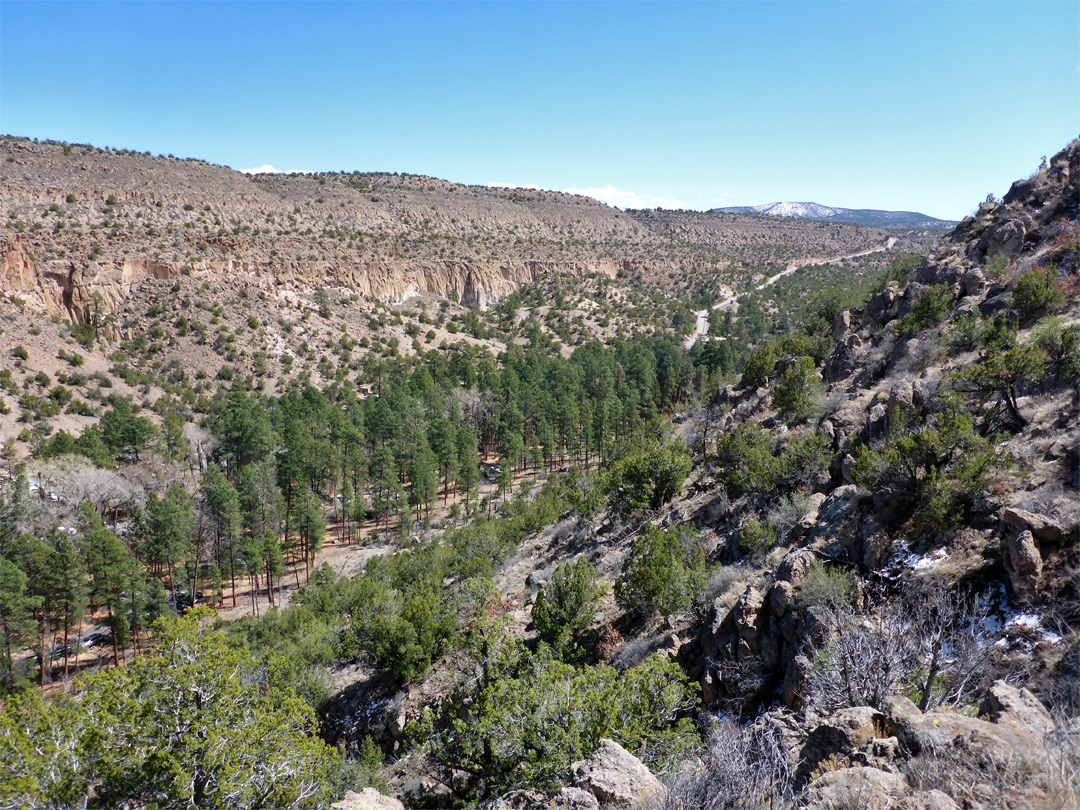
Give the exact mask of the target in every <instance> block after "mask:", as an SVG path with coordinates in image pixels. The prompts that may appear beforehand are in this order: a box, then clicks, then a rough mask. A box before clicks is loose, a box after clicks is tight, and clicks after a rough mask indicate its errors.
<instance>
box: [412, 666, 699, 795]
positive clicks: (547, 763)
mask: <svg viewBox="0 0 1080 810" xmlns="http://www.w3.org/2000/svg"><path fill="white" fill-rule="evenodd" d="M507 658H509V659H510V661H511V662H513V661H515V659H516V661H517V662H518V663H516V666H515V665H514V664H513V663H511V665H509V666H507V665H505V664H504V665H503V666H502V667H499V666H498V664H497V663H496V664H494V665H489V666H487V667H486V670H487V674H486V675H485V674H481V676H480V678H479V685H478V687H477V689H476V694H475V695H473V696H471V697H472V699H471V700H454V701H447V704H448V706H449V708H450V712H451V715H450V717H449V718H448V722H447V723H446V727H445V728H444V729H443V730H441V731H436V718H435V715H434V712H432V711H431V710H430V709H426V710H425V711H424V712H423V714H422V715H421V718H420V720H419V721H417V722H416V723H415V724H412V725H411V726H410V727H409V729H408V731H407V736H408V737H409V738H410V739H411V740H414V741H416V743H418V744H421V745H423V746H424V748H425V749H426V751H427V753H428V755H429V757H430V758H431V759H432V760H433V761H434V764H436V766H437V767H438V768H439V769H440V770H441V771H443V772H444V773H445V775H446V776H447V778H449V777H450V775H451V774H452V775H454V777H456V782H455V784H456V785H460V786H461V787H462V788H464V792H465V794H466V796H470V797H472V798H473V799H481V798H484V797H492V796H498V795H499V794H501V793H505V792H507V791H508V790H512V789H521V788H534V789H539V790H545V791H554V790H556V789H557V788H558V786H559V785H560V784H566V783H567V782H568V781H569V779H570V766H571V764H572V763H573V762H575V761H577V760H581V759H585V758H586V757H588V756H590V755H592V754H593V753H594V752H595V751H596V749H597V748H599V746H600V741H601V740H602V739H605V738H607V739H611V740H614V741H615V742H617V743H619V744H620V745H622V746H623V747H624V748H626V749H627V750H628V751H630V752H631V753H633V754H635V755H636V756H638V757H640V758H641V759H642V760H643V761H644V762H645V763H646V764H647V765H648V766H649V767H651V768H652V769H653V770H662V769H665V768H666V767H670V766H671V765H672V764H674V763H675V762H678V761H680V760H682V759H683V758H685V757H687V756H689V755H690V753H691V752H692V751H693V750H694V749H695V748H697V746H699V745H700V744H701V738H700V737H699V736H698V734H697V732H696V731H695V730H694V724H693V721H692V720H691V719H690V715H691V713H692V712H693V710H694V709H695V708H696V704H697V700H696V698H695V697H694V690H693V688H692V687H691V685H690V683H689V681H688V680H687V678H686V675H685V674H684V673H683V672H682V670H681V669H680V668H679V666H678V665H677V664H675V663H674V662H673V661H671V660H670V659H668V658H667V657H666V656H663V655H654V656H652V657H651V658H649V659H648V660H647V661H646V662H645V663H644V664H642V665H641V666H639V667H635V668H633V669H630V670H627V671H626V672H624V673H622V674H621V675H620V674H619V673H618V672H617V671H616V670H614V669H612V668H611V667H608V666H605V665H600V666H594V667H581V668H578V667H574V666H571V665H570V664H566V663H564V662H561V661H559V660H558V659H557V658H555V657H553V656H551V655H550V654H549V653H547V652H546V651H545V649H544V648H542V649H541V650H540V651H538V652H537V653H536V654H534V655H531V656H529V655H527V654H526V653H523V652H521V651H520V650H516V651H513V652H510V653H509V654H504V656H503V660H506V659H507Z"/></svg>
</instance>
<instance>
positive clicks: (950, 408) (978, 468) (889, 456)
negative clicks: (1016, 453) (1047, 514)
mask: <svg viewBox="0 0 1080 810" xmlns="http://www.w3.org/2000/svg"><path fill="white" fill-rule="evenodd" d="M945 405H946V407H945V410H944V411H942V412H941V413H937V414H933V415H932V416H931V417H930V418H929V419H928V420H927V421H926V422H925V423H923V424H922V425H921V426H918V427H914V426H903V425H901V426H897V428H896V429H895V430H894V432H893V433H892V435H890V436H889V437H888V439H887V441H886V443H885V445H884V446H883V447H882V448H881V449H880V450H871V449H869V448H868V447H866V446H865V445H862V446H860V447H859V448H858V450H857V451H856V463H855V469H854V475H855V480H856V482H857V483H859V484H860V485H862V486H864V487H866V488H868V489H871V490H875V491H878V492H880V493H882V494H883V495H884V496H886V500H887V502H888V503H889V504H890V506H891V507H892V514H889V515H886V518H887V519H890V518H897V517H903V518H910V519H911V520H912V521H913V523H914V525H915V526H916V528H918V529H921V530H925V531H942V530H944V529H946V528H948V527H949V526H951V525H954V524H956V523H957V522H959V521H960V520H961V519H962V518H963V516H964V512H965V510H966V508H967V507H968V506H969V505H970V503H971V501H972V500H973V499H974V497H975V495H976V493H977V492H978V491H979V490H980V489H981V488H982V486H983V484H984V483H985V480H986V476H987V473H988V472H989V470H990V468H991V466H992V465H993V463H994V452H993V448H992V445H991V442H990V441H989V440H988V439H986V438H985V437H984V436H980V435H979V434H978V433H976V431H975V422H974V420H973V419H972V417H971V415H970V414H968V413H966V412H965V411H963V410H962V409H961V408H960V406H959V403H958V402H957V401H956V399H955V395H952V397H950V398H947V399H946V403H945ZM912 428H914V429H912ZM909 431H910V432H909Z"/></svg>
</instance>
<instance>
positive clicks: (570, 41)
mask: <svg viewBox="0 0 1080 810" xmlns="http://www.w3.org/2000/svg"><path fill="white" fill-rule="evenodd" d="M0 132H4V133H7V134H13V135H25V136H30V137H38V138H52V139H55V140H67V141H71V142H84V143H85V142H88V143H92V144H95V145H97V146H113V147H118V148H130V149H138V150H140V151H146V150H149V151H151V152H154V153H155V154H157V153H163V154H168V153H172V154H175V155H177V156H191V157H199V158H202V159H205V160H208V161H211V162H213V163H222V164H225V165H228V166H232V167H234V168H237V169H249V168H254V167H258V166H263V165H271V166H274V167H277V168H278V169H284V170H287V171H288V170H306V171H315V170H350V171H351V170H361V171H401V172H413V173H419V174H426V175H433V176H436V177H442V178H446V179H448V180H453V181H457V182H463V183H473V184H487V183H498V184H514V185H535V186H540V187H543V188H551V189H558V190H565V189H574V190H578V191H584V192H585V193H591V194H593V196H598V197H601V198H604V199H606V200H607V201H610V202H614V203H615V204H618V205H622V206H624V207H625V206H656V205H661V206H663V207H688V208H709V207H713V206H716V205H747V204H754V203H767V202H775V201H780V200H794V201H809V200H812V201H815V202H820V203H825V204H828V205H839V206H846V207H851V208H888V209H906V210H917V211H922V212H924V213H927V214H931V215H934V216H940V217H945V218H960V217H962V216H964V215H965V214H967V213H970V212H971V211H972V210H973V209H974V208H975V206H976V205H977V203H979V202H980V201H981V200H982V199H984V198H985V197H986V195H987V193H990V192H993V193H994V194H997V195H1001V194H1003V193H1004V192H1005V191H1007V190H1008V186H1009V184H1010V183H1011V182H1012V180H1014V179H1016V178H1018V177H1025V176H1027V175H1028V174H1030V173H1031V172H1032V171H1033V170H1034V169H1035V168H1036V167H1037V166H1038V163H1039V158H1040V157H1041V156H1042V155H1048V154H1053V153H1054V152H1055V151H1057V150H1058V149H1060V148H1061V147H1062V146H1064V145H1065V144H1066V143H1067V142H1068V141H1069V140H1070V139H1072V138H1075V137H1077V136H1078V135H1080V2H1076V0H1066V1H1065V2H1016V3H1013V2H976V3H966V2H948V3H932V2H910V3H885V2H836V3H824V2H823V3H810V2H806V3H780V2H775V3H772V2H756V3H735V2H730V3H663V4H654V3H619V2H604V3H557V4H549V3H531V2H516V3H480V4H467V3H446V4H442V3H420V2H408V3H406V2H399V3H386V4H383V3H359V2H354V3H288V2H276V3H258V2H245V3H235V4H234V3H216V2H171V3H165V2H155V3H149V2H148V3H135V2H127V3H93V2H79V3H70V4H69V3H53V2H49V3H46V2H0Z"/></svg>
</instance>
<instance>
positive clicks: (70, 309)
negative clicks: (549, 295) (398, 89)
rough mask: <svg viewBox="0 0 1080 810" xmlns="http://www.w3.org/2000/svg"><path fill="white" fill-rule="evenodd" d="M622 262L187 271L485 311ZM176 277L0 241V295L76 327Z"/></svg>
mask: <svg viewBox="0 0 1080 810" xmlns="http://www.w3.org/2000/svg"><path fill="white" fill-rule="evenodd" d="M624 264H625V263H620V262H614V261H596V262H559V261H524V262H515V261H512V262H504V263H489V264H473V263H470V262H464V261H459V260H445V261H416V260H397V261H395V260H390V261H378V262H372V263H370V264H368V265H366V266H358V265H352V264H344V263H341V264H336V263H333V262H313V263H300V262H297V261H290V262H287V263H285V264H282V265H278V266H276V267H273V266H271V267H266V266H265V265H263V264H262V263H258V264H255V263H251V262H248V261H244V260H242V259H225V260H208V261H202V262H195V263H192V264H191V265H190V266H189V268H190V269H189V272H190V273H191V274H192V275H196V276H206V277H208V279H210V280H216V281H218V282H220V283H227V282H230V281H235V280H237V279H238V278H244V277H247V278H252V277H253V278H255V279H260V280H262V281H264V282H268V283H270V284H273V285H275V286H286V287H288V288H290V289H295V290H298V291H308V290H314V289H316V288H319V287H337V288H341V289H344V290H347V291H349V292H352V293H354V294H356V295H359V296H362V297H363V298H367V299H370V300H378V301H384V302H387V303H395V302H401V301H404V300H405V299H407V298H409V297H411V296H414V295H417V294H419V293H426V294H431V295H437V296H441V297H443V298H451V299H454V300H457V301H460V302H461V303H463V304H466V305H468V306H474V307H479V308H481V309H483V308H485V307H487V306H489V305H491V304H494V303H496V302H497V301H499V300H500V299H502V298H504V297H505V296H507V295H509V294H510V293H512V292H514V291H515V290H517V289H520V288H521V287H522V286H523V285H526V284H530V283H532V282H534V281H535V280H536V279H538V278H540V277H542V276H547V277H550V276H552V275H561V276H565V277H568V278H584V277H587V276H589V275H594V274H598V275H601V276H603V277H606V278H615V277H616V276H617V274H618V273H619V271H620V269H622V268H623V267H624ZM181 272H182V270H181V268H180V267H179V266H178V265H176V264H174V263H170V262H164V261H159V260H155V259H149V258H143V257H135V258H128V259H125V260H124V261H123V263H117V262H112V261H91V262H84V263H76V262H70V261H64V260H54V261H51V262H47V263H41V262H37V261H35V259H34V257H33V255H32V254H31V253H30V252H29V251H28V250H27V249H26V247H25V245H24V244H23V241H22V240H21V238H19V237H18V236H5V237H0V292H2V293H4V294H7V295H13V296H18V297H19V298H21V299H23V300H24V301H25V303H26V305H27V306H29V307H31V308H32V309H34V310H36V311H40V312H43V313H45V314H48V315H49V316H52V317H60V318H64V319H67V320H71V321H75V322H80V323H84V322H87V321H89V320H90V319H91V317H92V316H93V315H94V313H95V308H97V307H99V306H100V309H101V312H100V315H107V314H109V313H111V312H114V311H116V310H117V309H119V308H120V307H121V306H122V305H123V303H124V301H125V300H127V298H128V297H129V296H130V295H131V293H132V291H133V290H134V289H135V288H137V287H138V285H139V284H141V283H142V282H143V281H144V280H146V279H158V280H162V279H169V278H174V277H176V276H178V275H180V273H181Z"/></svg>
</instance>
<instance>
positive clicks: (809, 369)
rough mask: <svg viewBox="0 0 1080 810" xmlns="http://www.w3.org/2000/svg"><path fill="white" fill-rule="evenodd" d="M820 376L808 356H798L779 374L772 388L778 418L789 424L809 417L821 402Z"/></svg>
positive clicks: (797, 422)
mask: <svg viewBox="0 0 1080 810" xmlns="http://www.w3.org/2000/svg"><path fill="white" fill-rule="evenodd" d="M821 388H822V385H821V378H820V377H819V376H818V373H817V367H816V366H815V364H814V361H813V359H812V358H810V357H799V358H796V359H795V360H794V362H792V363H789V364H788V367H787V368H786V369H784V372H783V373H782V374H781V375H780V379H779V381H778V382H777V383H776V386H775V387H774V388H773V390H772V399H773V404H774V405H776V409H777V410H778V411H779V413H780V418H781V419H783V420H784V421H785V422H787V423H788V424H791V425H796V424H799V423H800V422H805V421H806V420H807V419H809V418H810V417H811V416H812V415H813V413H814V411H815V410H816V409H817V408H818V406H819V404H820V402H821Z"/></svg>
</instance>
